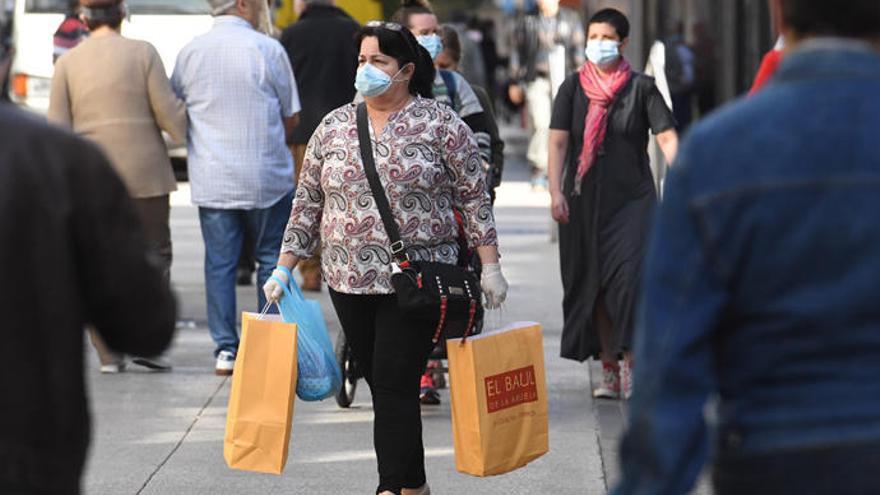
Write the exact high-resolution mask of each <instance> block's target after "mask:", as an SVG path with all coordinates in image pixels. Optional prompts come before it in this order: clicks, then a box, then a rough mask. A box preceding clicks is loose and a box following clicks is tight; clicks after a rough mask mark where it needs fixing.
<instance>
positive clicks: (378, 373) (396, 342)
mask: <svg viewBox="0 0 880 495" xmlns="http://www.w3.org/2000/svg"><path fill="white" fill-rule="evenodd" d="M330 298H331V299H332V301H333V306H334V307H335V308H336V314H337V316H338V317H339V322H340V323H342V330H343V332H345V338H346V340H347V342H348V344H349V345H350V346H351V349H352V351H353V353H354V357H355V359H356V360H357V363H358V367H359V368H360V369H361V371H362V373H363V375H364V378H365V379H366V380H367V383H368V384H369V386H370V391H371V392H372V394H373V414H374V420H373V444H374V447H375V449H376V457H377V459H378V461H379V487H378V489H377V490H376V493H379V492H382V491H385V490H388V491H391V492H393V493H396V494H399V493H400V490H401V489H402V488H419V487H421V486H422V485H424V484H425V479H426V478H425V449H424V447H423V445H422V415H421V405H420V404H419V380H420V378H421V376H422V374H423V373H424V372H425V365H426V363H427V359H428V356H429V355H430V353H431V350H432V349H433V347H434V345H433V343H432V342H431V338H432V336H433V333H434V329H435V327H436V324H437V322H430V321H427V322H426V321H422V320H413V319H410V318H407V317H405V316H404V315H402V314H401V312H400V310H399V309H398V307H397V298H396V296H394V295H379V296H368V295H366V296H361V295H350V294H342V293H339V292H336V291H333V290H331V291H330Z"/></svg>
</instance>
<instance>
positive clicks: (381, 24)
mask: <svg viewBox="0 0 880 495" xmlns="http://www.w3.org/2000/svg"><path fill="white" fill-rule="evenodd" d="M365 26H366V27H369V28H383V29H388V30H390V31H394V32H397V33H399V32H401V31H403V26H401V25H400V24H398V23H396V22H385V21H370V22H368V23H366V24H365Z"/></svg>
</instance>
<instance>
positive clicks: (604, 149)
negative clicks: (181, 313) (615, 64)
mask: <svg viewBox="0 0 880 495" xmlns="http://www.w3.org/2000/svg"><path fill="white" fill-rule="evenodd" d="M587 106H588V100H587V97H586V95H585V94H584V91H583V89H582V88H581V85H580V76H579V74H578V73H574V74H571V75H569V76H568V77H567V78H566V80H565V82H564V83H563V84H562V86H561V88H560V89H559V94H558V96H557V97H556V101H555V102H554V106H553V119H552V121H551V124H550V128H551V129H556V130H561V131H568V132H569V133H570V136H569V144H568V150H567V152H566V158H565V169H564V172H563V193H564V194H565V196H566V198H568V201H569V211H570V221H569V223H568V225H560V228H559V254H560V265H561V269H562V284H563V288H564V290H565V298H564V300H563V303H562V305H563V312H564V315H565V326H564V328H563V333H562V351H561V354H562V357H564V358H568V359H575V360H578V361H585V360H587V359H588V358H590V357H598V356H599V353H600V351H601V346H600V344H599V334H598V331H597V328H596V325H595V322H594V317H593V315H594V309H595V307H596V302H597V301H598V300H599V298H600V297H603V298H604V300H605V304H606V307H607V308H608V313H609V315H610V316H611V320H612V322H613V323H614V328H615V338H616V344H615V349H612V350H613V351H616V352H620V351H624V350H629V349H630V348H631V343H632V333H633V324H634V318H635V308H636V296H637V292H638V284H639V273H640V271H641V264H642V258H643V255H644V250H645V244H646V241H647V236H648V228H649V222H650V217H651V213H652V211H653V208H654V204H655V202H656V199H657V196H656V192H655V189H654V177H653V175H652V173H651V168H650V161H649V158H648V131H649V130H650V131H653V132H654V134H659V133H661V132H664V131H667V130H670V129H674V128H675V119H674V117H673V116H672V112H671V111H670V110H669V108H668V107H667V106H666V103H665V102H664V100H663V97H662V96H661V95H660V92H659V91H658V90H657V87H656V86H655V84H654V79H653V78H650V77H647V76H644V75H641V74H635V73H634V74H633V77H632V78H631V79H630V81H629V83H627V85H626V86H625V87H624V89H623V90H621V92H620V94H619V95H618V97H617V100H616V102H615V103H614V105H613V106H612V108H611V111H610V114H609V116H608V132H607V134H606V137H605V142H604V143H603V145H602V146H601V147H600V149H599V156H598V158H597V160H596V163H595V164H594V165H593V166H592V168H591V169H590V171H589V172H588V173H587V175H586V177H584V179H583V180H584V183H583V187H582V191H581V195H580V196H574V195H573V193H572V191H573V190H574V181H575V175H576V172H577V164H578V158H579V157H580V153H581V150H582V149H583V144H584V138H583V136H584V118H585V117H586V112H587Z"/></svg>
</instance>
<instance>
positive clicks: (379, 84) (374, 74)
mask: <svg viewBox="0 0 880 495" xmlns="http://www.w3.org/2000/svg"><path fill="white" fill-rule="evenodd" d="M402 70H403V69H400V70H399V71H397V74H400V71H402ZM397 74H394V77H397ZM394 77H391V76H389V75H388V74H386V73H385V71H383V70H381V69H377V68H376V67H375V66H374V65H372V64H364V66H363V67H361V68H360V69H358V71H357V76H356V77H355V78H354V89H356V90H357V91H358V93H360V94H362V95H363V96H369V97H371V98H372V97H374V96H379V95H381V94H382V93H384V92H386V91H388V88H390V87H391V83H393V82H394Z"/></svg>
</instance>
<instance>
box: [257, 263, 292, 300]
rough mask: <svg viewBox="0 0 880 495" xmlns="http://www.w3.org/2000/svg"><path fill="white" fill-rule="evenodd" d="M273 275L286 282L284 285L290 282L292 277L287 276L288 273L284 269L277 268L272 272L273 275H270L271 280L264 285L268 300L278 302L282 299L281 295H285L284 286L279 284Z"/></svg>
mask: <svg viewBox="0 0 880 495" xmlns="http://www.w3.org/2000/svg"><path fill="white" fill-rule="evenodd" d="M273 277H277V278H278V280H280V281H282V282H284V285H287V284H289V283H290V279H289V278H287V274H286V273H284V271H283V270H279V269H278V268H276V269H275V270H274V271H273V272H272V276H271V277H269V280H267V281H266V283H265V284H264V285H263V294H265V295H266V301H268V302H273V303H277V302H278V301H279V300H281V296H282V295H284V287H282V286H281V285H279V284H278V282H276V281H275V279H274V278H273Z"/></svg>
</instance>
